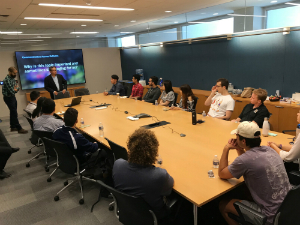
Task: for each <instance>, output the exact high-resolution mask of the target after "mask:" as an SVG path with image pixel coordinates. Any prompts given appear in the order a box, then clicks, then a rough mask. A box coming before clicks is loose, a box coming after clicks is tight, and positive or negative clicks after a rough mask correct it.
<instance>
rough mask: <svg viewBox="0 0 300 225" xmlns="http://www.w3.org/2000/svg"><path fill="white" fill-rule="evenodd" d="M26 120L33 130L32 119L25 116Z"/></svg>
mask: <svg viewBox="0 0 300 225" xmlns="http://www.w3.org/2000/svg"><path fill="white" fill-rule="evenodd" d="M23 116H24V117H25V118H26V120H27V121H28V123H29V125H30V127H31V130H33V121H32V119H31V118H29V117H27V116H25V115H23Z"/></svg>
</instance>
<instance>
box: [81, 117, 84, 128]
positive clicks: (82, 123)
mask: <svg viewBox="0 0 300 225" xmlns="http://www.w3.org/2000/svg"><path fill="white" fill-rule="evenodd" d="M80 123H81V127H83V126H84V121H83V118H81V120H80Z"/></svg>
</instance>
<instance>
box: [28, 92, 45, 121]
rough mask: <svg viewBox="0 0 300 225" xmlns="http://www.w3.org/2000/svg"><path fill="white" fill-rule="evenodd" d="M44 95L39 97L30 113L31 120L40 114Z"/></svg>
mask: <svg viewBox="0 0 300 225" xmlns="http://www.w3.org/2000/svg"><path fill="white" fill-rule="evenodd" d="M46 99H47V98H46V97H40V98H39V100H38V101H37V104H36V108H35V109H34V110H33V112H32V114H31V119H32V121H35V120H36V118H38V117H39V116H40V115H41V114H42V104H43V102H44V101H45V100H46Z"/></svg>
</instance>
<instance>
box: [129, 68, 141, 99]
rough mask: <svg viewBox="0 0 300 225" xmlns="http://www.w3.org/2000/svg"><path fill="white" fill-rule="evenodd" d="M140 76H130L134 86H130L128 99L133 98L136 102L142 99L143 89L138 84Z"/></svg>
mask: <svg viewBox="0 0 300 225" xmlns="http://www.w3.org/2000/svg"><path fill="white" fill-rule="evenodd" d="M140 78H141V76H140V75H139V74H134V75H133V76H132V82H133V83H134V85H133V86H132V90H131V95H130V97H129V98H134V99H137V100H141V99H142V97H143V92H144V88H143V86H142V85H141V84H140V83H139V81H140Z"/></svg>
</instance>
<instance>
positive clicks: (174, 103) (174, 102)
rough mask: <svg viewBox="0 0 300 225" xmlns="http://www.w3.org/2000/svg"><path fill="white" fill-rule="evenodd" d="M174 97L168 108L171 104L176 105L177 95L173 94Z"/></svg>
mask: <svg viewBox="0 0 300 225" xmlns="http://www.w3.org/2000/svg"><path fill="white" fill-rule="evenodd" d="M174 96H175V98H174V101H173V102H170V104H169V106H172V104H173V105H174V106H175V105H176V103H177V97H178V94H177V93H175V92H174Z"/></svg>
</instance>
